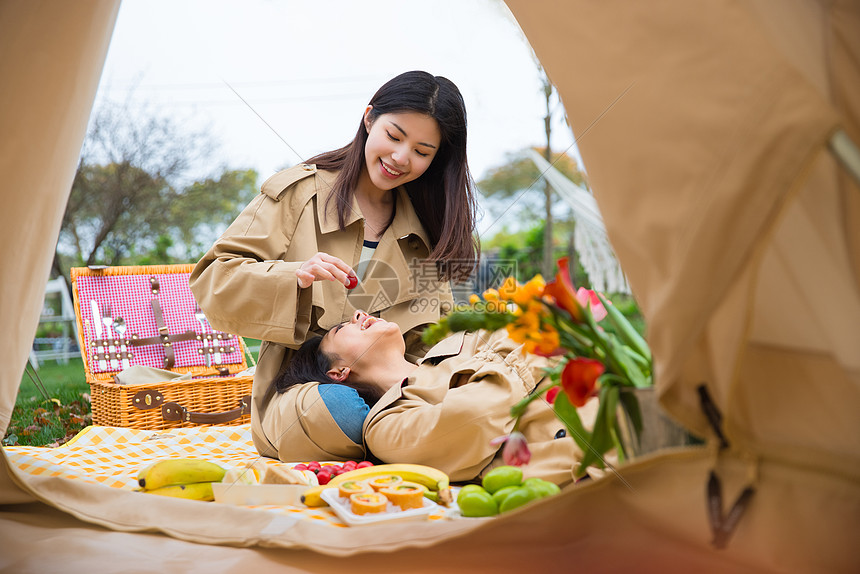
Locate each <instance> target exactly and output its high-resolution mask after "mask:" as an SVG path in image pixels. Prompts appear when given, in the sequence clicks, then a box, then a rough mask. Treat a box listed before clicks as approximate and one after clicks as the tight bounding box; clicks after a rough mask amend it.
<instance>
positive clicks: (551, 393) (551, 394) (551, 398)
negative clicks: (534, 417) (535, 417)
mask: <svg viewBox="0 0 860 574" xmlns="http://www.w3.org/2000/svg"><path fill="white" fill-rule="evenodd" d="M560 390H561V387H553V388H551V389H550V390H548V391H547V392H546V402H548V403H549V404H553V403H554V402H555V397H556V396H557V395H558V392H559V391H560Z"/></svg>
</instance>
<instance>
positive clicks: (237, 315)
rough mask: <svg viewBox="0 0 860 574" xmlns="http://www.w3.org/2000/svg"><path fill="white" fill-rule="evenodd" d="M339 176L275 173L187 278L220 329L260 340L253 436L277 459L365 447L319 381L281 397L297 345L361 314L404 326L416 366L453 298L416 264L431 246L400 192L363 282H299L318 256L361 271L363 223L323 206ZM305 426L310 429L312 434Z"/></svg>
mask: <svg viewBox="0 0 860 574" xmlns="http://www.w3.org/2000/svg"><path fill="white" fill-rule="evenodd" d="M336 177H337V174H336V173H333V172H327V171H323V170H317V168H316V166H314V165H307V164H302V165H298V166H295V167H292V168H290V169H286V170H283V171H281V172H278V173H276V174H275V175H273V176H272V177H270V178H269V179H268V180H267V181H266V182H265V183H264V184H263V186H262V193H261V194H260V195H259V196H257V198H256V199H254V200H253V201H252V202H251V203H250V204H249V205H248V206H247V207H246V208H245V209H244V211H243V212H242V213H241V214H240V215H239V216H238V217H237V218H236V220H235V221H234V222H233V223H232V224H231V225H230V227H229V228H228V229H227V231H225V232H224V234H223V235H222V236H221V238H220V239H218V241H217V242H216V243H215V245H213V247H212V248H211V249H210V250H209V252H208V253H206V255H205V256H204V257H203V258H202V259H201V260H200V262H198V264H197V266H196V267H195V269H194V271H193V272H192V274H191V280H190V285H191V291H192V292H193V293H194V296H195V298H196V299H197V301H198V302H199V304H200V307H201V308H202V309H203V311H204V312H205V313H206V316H207V318H208V319H209V321H210V323H211V324H212V326H213V327H214V328H215V329H219V330H222V331H227V332H231V333H238V334H239V335H242V336H246V337H254V338H258V339H262V340H263V341H264V342H263V345H262V347H261V349H260V355H259V360H258V364H257V370H256V373H255V376H254V384H253V407H252V414H251V425H252V435H253V437H254V443H255V445H256V447H257V449H258V450H259V451H260V453H261V454H263V455H265V456H271V457H274V458H277V457H278V453H279V450H280V448H281V445H289V447H290V448H289V452H290V456H289V458H284V457H283V455H282V459H283V460H290V459H292V460H299V459H302V460H325V459H331V458H356V457H357V456H360V453H361V452H363V448H362V447H361V445H356V444H355V443H352V442H351V441H349V439H348V438H347V437H346V435H344V434H343V433H342V432H341V431H340V428H339V427H338V426H337V424H336V423H335V422H334V420H333V419H332V418H331V415H329V414H328V410H327V409H326V408H325V405H324V404H323V402H322V401H321V400H320V396H319V391H318V389H317V385H316V384H311V385H302V388H301V389H295V392H289V393H286V394H284V395H277V393H275V392H274V389H273V387H272V381H273V380H274V378H275V376H276V375H277V374H278V373H279V372H280V371H281V370H282V368H283V366H284V365H285V363H286V361H287V360H288V359H289V356H290V350H291V349H295V348H297V347H298V346H299V345H301V343H303V342H304V341H305V340H306V339H307V338H308V336H309V334H312V333H313V332H322V331H326V330H328V329H330V328H332V327H333V326H335V325H337V324H338V323H340V322H342V321H344V320H346V319H348V318H349V317H351V316H352V314H353V313H354V312H355V310H356V309H363V310H365V311H367V312H368V313H371V314H373V315H376V316H380V317H383V318H384V319H386V320H388V321H391V322H394V323H397V324H398V325H399V326H400V330H401V332H402V333H404V338H405V339H406V343H407V356H408V357H409V358H410V359H411V360H413V361H415V360H417V359H418V358H420V357H421V356H423V354H424V353H425V352H426V350H427V347H426V345H423V343H421V340H420V334H421V331H422V330H423V329H424V327H425V326H426V325H428V324H431V323H434V322H436V321H438V320H439V318H440V316H441V315H442V314H444V313H447V312H448V311H449V310H450V309H451V307H452V304H453V298H452V296H451V290H450V286H449V285H448V283H447V282H440V281H437V280H436V278H435V274H434V270H435V267H433V266H430V267H428V266H426V265H422V263H421V262H422V260H424V259H425V258H426V257H427V255H429V253H430V241H429V239H428V237H427V233H426V232H425V230H424V228H423V226H422V225H421V222H420V221H419V219H418V216H417V215H416V213H415V211H414V209H413V207H412V203H411V202H410V201H409V198H408V196H407V194H406V192H405V190H404V189H403V188H398V189H397V198H396V207H395V216H394V220H393V221H392V223H391V225H390V226H389V227H388V229H387V230H386V231H385V233H384V234H383V236H382V237H381V238H380V241H379V246H378V247H377V249H376V252H375V253H374V256H373V261H372V262H371V264H370V265H369V266H368V267H367V271H366V273H365V275H364V276H363V277H359V279H360V280H361V283H360V284H359V286H358V287H357V288H356V289H354V290H352V291H348V290H347V289H346V288H345V287H344V286H343V285H342V284H340V283H337V282H334V281H316V282H314V283H313V285H311V286H310V287H308V288H305V289H300V288H299V287H298V284H297V283H296V276H295V271H296V269H298V268H299V267H300V266H301V264H302V263H303V262H304V261H307V260H308V259H310V258H311V257H313V256H314V255H315V254H316V253H317V252H320V251H322V252H325V253H328V254H330V255H334V256H336V257H339V258H340V259H342V260H343V261H344V262H346V263H347V264H349V265H351V266H352V267H353V268H354V269H356V268H357V267H358V264H359V257H360V254H361V248H362V242H363V239H364V219H363V217H362V215H361V210H360V209H359V207H358V204H357V203H356V202H355V201H353V204H352V210H351V213H350V214H349V215H348V217H347V221H346V228H345V229H344V230H340V229H339V227H338V220H337V211H336V207H335V204H334V202H333V201H332V202H331V203H328V204H327V199H328V197H329V196H330V195H331V193H332V184H333V183H334V181H335V178H336ZM273 399H276V403H277V404H276V406H271V403H272V401H273ZM308 428H314V429H315V432H314V436H313V438H311V437H310V436H308V433H307V432H306V430H307V429H308Z"/></svg>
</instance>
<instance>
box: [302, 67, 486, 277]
mask: <svg viewBox="0 0 860 574" xmlns="http://www.w3.org/2000/svg"><path fill="white" fill-rule="evenodd" d="M369 103H370V105H371V106H373V108H372V109H371V110H370V114H369V118H370V121H371V123H372V122H373V121H375V120H376V118H378V117H379V116H380V115H382V114H389V113H402V112H417V113H420V114H425V115H428V116H430V117H432V118H433V119H435V120H436V122H437V123H438V124H439V131H440V132H441V135H442V141H441V145H440V146H439V150H438V152H437V153H436V156H435V157H434V158H433V161H432V162H431V163H430V167H428V168H427V171H425V172H424V173H423V174H422V175H421V177H419V178H418V179H416V180H414V181H411V182H409V183H407V184H406V185H405V186H404V187H405V188H406V191H407V193H408V195H409V199H410V200H411V201H412V206H413V207H414V208H415V212H416V214H417V215H418V218H419V219H420V220H421V224H422V225H423V226H424V229H425V230H426V231H427V233H428V234H429V235H430V242H431V252H430V257H429V259H430V260H431V261H435V262H436V263H437V267H438V268H439V271H440V276H441V277H442V278H444V279H446V280H447V279H452V278H454V279H464V278H465V277H467V276H468V275H469V273H471V271H472V269H474V267H475V264H476V262H477V260H478V257H479V254H480V246H479V244H478V242H477V239H476V236H475V220H476V211H477V200H476V197H475V182H474V180H473V179H472V175H471V173H470V172H469V164H468V162H467V160H466V105H465V102H464V101H463V96H462V95H461V94H460V90H458V89H457V86H456V85H454V83H453V82H452V81H451V80H449V79H447V78H444V77H442V76H433V75H432V74H428V73H427V72H421V71H413V72H406V73H404V74H400V75H399V76H397V77H395V78H393V79H391V80H389V81H388V82H386V83H385V85H383V86H382V87H381V88H379V90H378V91H377V92H376V93H375V94H374V95H373V98H371V100H370V102H369ZM367 135H368V134H367V129H366V127H365V125H364V118H362V121H361V122H360V123H359V126H358V132H357V133H356V134H355V138H354V139H353V140H352V142H350V143H349V144H347V145H346V146H344V147H342V148H340V149H337V150H334V151H330V152H326V153H322V154H320V155H317V156H315V157H312V158H310V159H308V160H307V162H306V163H310V164H316V166H317V167H318V168H319V169H325V170H340V173H339V174H338V177H337V180H336V181H335V183H334V193H333V194H332V196H329V200H331V199H332V197H334V201H335V202H336V204H337V214H338V223H339V224H340V228H341V229H343V228H344V227H345V224H346V219H347V217H348V215H349V210H350V208H351V206H352V198H353V195H354V194H355V188H356V186H357V185H358V180H359V176H360V175H361V170H362V168H363V167H364V163H365V155H364V146H365V143H366V142H367ZM389 223H390V222H389Z"/></svg>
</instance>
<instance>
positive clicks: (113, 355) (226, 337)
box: [71, 265, 253, 430]
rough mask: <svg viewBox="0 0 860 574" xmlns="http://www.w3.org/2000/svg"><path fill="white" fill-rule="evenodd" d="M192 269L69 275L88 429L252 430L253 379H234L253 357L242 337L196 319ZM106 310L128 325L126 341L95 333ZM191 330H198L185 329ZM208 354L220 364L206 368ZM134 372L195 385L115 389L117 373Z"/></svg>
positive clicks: (104, 331)
mask: <svg viewBox="0 0 860 574" xmlns="http://www.w3.org/2000/svg"><path fill="white" fill-rule="evenodd" d="M192 269H193V265H153V266H134V267H76V268H73V269H72V270H71V280H72V292H73V295H74V304H75V317H76V320H77V323H78V335H79V344H80V349H81V355H82V357H83V359H84V371H85V374H86V379H87V382H88V383H89V385H90V390H91V400H92V413H93V423H95V424H98V425H106V426H118V427H129V428H136V429H144V430H150V429H151V430H164V429H170V428H178V427H189V426H209V425H213V424H228V425H237V424H243V423H248V422H250V420H251V415H250V413H251V381H252V377H250V376H247V375H241V376H236V373H240V372H242V371H245V370H246V369H247V366H248V363H247V360H246V355H247V356H249V357H250V354H249V353H248V350H247V347H246V346H245V342H244V340H242V338H241V337H237V336H235V335H230V334H226V333H219V332H217V331H213V330H212V329H211V328H207V327H206V325H207V324H206V323H205V321H204V322H201V321H199V320H198V319H197V318H196V316H195V306H196V303H195V302H194V298H193V296H192V295H191V291H190V289H189V288H188V276H189V275H190V273H191V271H192ZM154 300H155V302H154ZM93 302H95V303H93ZM109 303H112V309H113V311H112V313H110V314H108V315H109V316H111V318H113V317H117V316H125V317H127V319H124V322H126V321H127V325H128V326H127V330H126V332H125V334H124V336H123V337H120V336H119V334H118V333H117V332H116V324H113V325H112V326H113V327H114V329H113V330H111V329H110V328H109V327H108V326H98V325H97V323H98V321H97V320H96V317H97V316H98V315H101V314H103V313H104V311H103V310H104V309H106V308H107V305H108V304H109ZM97 310H99V311H100V312H99V313H98V315H97V313H96V311H97ZM120 313H122V315H120ZM129 319H130V320H129ZM196 324H199V325H200V326H199V328H194V329H192V328H190V327H191V326H192V325H196ZM183 328H184V330H183ZM110 343H116V344H115V345H111V344H110ZM204 350H205V351H207V352H204ZM218 350H220V351H223V353H218V352H217V351H218ZM207 354H208V355H210V360H211V357H212V356H216V357H217V356H218V355H221V357H223V360H222V361H221V362H218V363H217V364H216V366H214V367H213V366H207V364H206V355H207ZM123 360H125V362H123ZM251 360H252V361H253V357H251ZM161 361H163V363H162V362H161ZM131 365H144V366H151V367H158V368H162V369H167V370H170V371H172V372H175V373H176V374H177V375H182V374H190V375H191V377H192V378H191V379H183V380H169V381H163V382H157V383H144V384H131V385H127V384H119V383H117V382H116V375H117V373H118V372H119V371H121V370H122V369H123V368H125V367H128V366H131Z"/></svg>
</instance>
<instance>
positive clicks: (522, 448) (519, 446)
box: [490, 431, 532, 466]
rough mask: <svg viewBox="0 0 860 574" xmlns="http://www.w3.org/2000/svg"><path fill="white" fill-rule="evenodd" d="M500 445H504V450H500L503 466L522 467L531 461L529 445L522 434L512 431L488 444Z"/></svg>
mask: <svg viewBox="0 0 860 574" xmlns="http://www.w3.org/2000/svg"><path fill="white" fill-rule="evenodd" d="M502 443H505V448H504V449H502V458H503V459H504V461H505V464H509V465H511V466H523V465H524V464H528V463H529V461H530V460H531V458H532V453H531V451H530V450H529V443H528V441H527V440H526V437H525V436H524V435H523V433H521V432H519V431H514V432H512V433H511V434H506V435H502V436H500V437H496V438H494V439H493V440H491V441H490V444H491V445H493V446H498V445H500V444H502Z"/></svg>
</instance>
